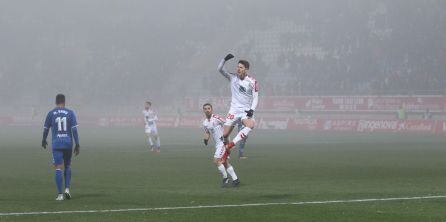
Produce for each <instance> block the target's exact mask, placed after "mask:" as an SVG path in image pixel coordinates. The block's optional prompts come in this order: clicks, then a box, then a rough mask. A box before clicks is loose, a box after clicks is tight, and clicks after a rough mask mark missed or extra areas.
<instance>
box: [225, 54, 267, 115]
mask: <svg viewBox="0 0 446 222" xmlns="http://www.w3.org/2000/svg"><path fill="white" fill-rule="evenodd" d="M224 63H225V61H224V60H222V62H221V63H220V65H219V66H218V70H219V71H220V73H221V74H222V75H223V76H224V77H226V78H227V79H228V80H229V81H230V82H231V94H232V98H231V110H239V111H241V112H244V111H245V110H249V109H253V110H255V109H256V107H257V103H258V92H259V88H258V85H257V81H256V80H255V79H254V78H252V77H251V76H246V77H245V78H244V79H243V80H241V79H239V78H238V77H237V74H235V73H229V72H227V71H226V70H224V69H223V66H224Z"/></svg>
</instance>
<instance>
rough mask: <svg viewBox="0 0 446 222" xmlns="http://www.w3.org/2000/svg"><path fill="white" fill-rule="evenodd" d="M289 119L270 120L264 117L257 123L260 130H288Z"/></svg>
mask: <svg viewBox="0 0 446 222" xmlns="http://www.w3.org/2000/svg"><path fill="white" fill-rule="evenodd" d="M288 121H289V120H288V118H268V117H263V118H260V120H259V121H258V122H257V127H256V128H258V129H275V130H286V129H288Z"/></svg>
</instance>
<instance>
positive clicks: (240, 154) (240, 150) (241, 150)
mask: <svg viewBox="0 0 446 222" xmlns="http://www.w3.org/2000/svg"><path fill="white" fill-rule="evenodd" d="M247 140H248V136H246V138H245V139H242V140H241V141H240V143H239V147H238V157H239V158H240V159H246V158H247V157H246V156H245V145H246V141H247Z"/></svg>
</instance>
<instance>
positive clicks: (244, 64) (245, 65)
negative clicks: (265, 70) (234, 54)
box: [238, 59, 249, 69]
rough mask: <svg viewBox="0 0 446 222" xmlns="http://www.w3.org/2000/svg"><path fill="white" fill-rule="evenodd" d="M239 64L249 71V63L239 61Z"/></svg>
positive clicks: (242, 60)
mask: <svg viewBox="0 0 446 222" xmlns="http://www.w3.org/2000/svg"><path fill="white" fill-rule="evenodd" d="M238 63H239V64H242V65H243V66H244V67H245V68H246V69H249V62H248V61H247V60H244V59H240V60H239V61H238Z"/></svg>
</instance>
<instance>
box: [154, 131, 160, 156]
mask: <svg viewBox="0 0 446 222" xmlns="http://www.w3.org/2000/svg"><path fill="white" fill-rule="evenodd" d="M152 135H153V137H154V138H155V147H156V151H157V152H158V153H159V152H160V151H161V141H160V137H159V135H158V128H157V127H156V126H153V127H152Z"/></svg>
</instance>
